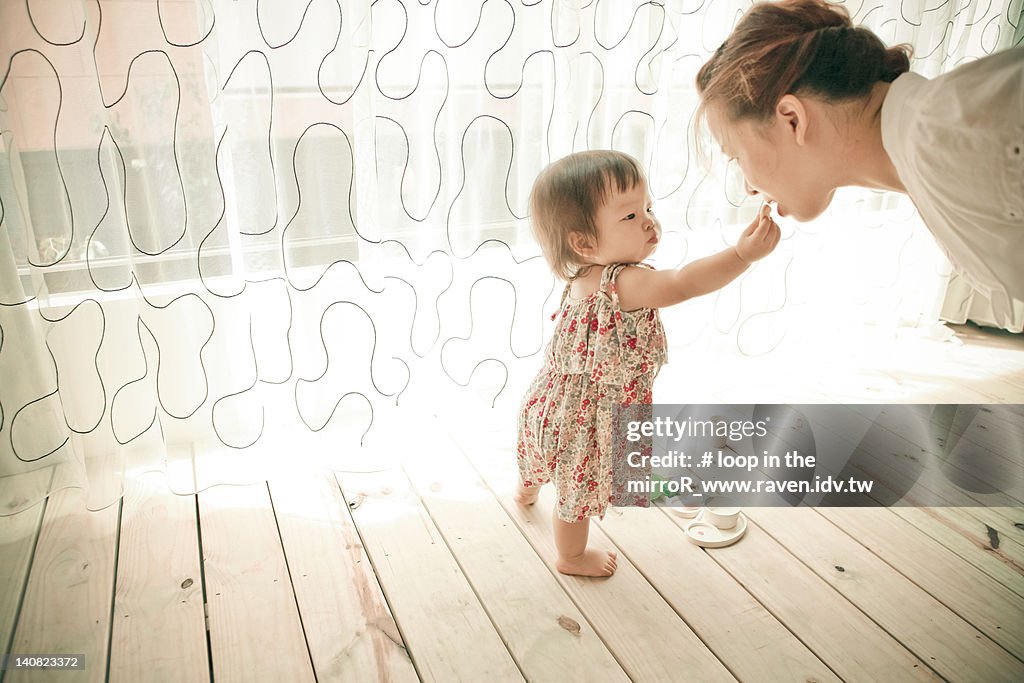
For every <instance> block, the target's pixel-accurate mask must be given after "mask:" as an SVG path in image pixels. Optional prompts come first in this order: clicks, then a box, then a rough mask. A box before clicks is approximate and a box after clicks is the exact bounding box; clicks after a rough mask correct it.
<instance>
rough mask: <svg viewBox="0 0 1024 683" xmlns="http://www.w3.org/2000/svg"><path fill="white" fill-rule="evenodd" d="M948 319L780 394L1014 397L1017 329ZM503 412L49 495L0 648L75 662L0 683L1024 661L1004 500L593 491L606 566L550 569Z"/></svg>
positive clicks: (28, 527) (16, 579)
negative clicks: (742, 499) (179, 479)
mask: <svg viewBox="0 0 1024 683" xmlns="http://www.w3.org/2000/svg"><path fill="white" fill-rule="evenodd" d="M965 337H967V341H966V343H965V344H964V346H962V347H959V350H954V351H949V350H948V349H944V348H943V349H939V350H938V351H937V352H936V353H937V354H939V355H941V354H945V353H948V354H949V357H948V358H945V359H943V358H938V357H937V356H933V358H932V361H933V362H932V364H931V365H930V366H928V365H927V364H925V366H926V370H927V372H926V370H921V369H918V368H910V369H908V370H905V372H906V373H907V374H905V375H900V374H899V371H898V370H896V369H894V368H888V369H884V370H883V371H878V370H877V368H879V367H882V365H883V364H881V363H876V364H872V365H871V369H869V370H862V371H859V374H858V373H854V375H852V376H851V375H847V376H845V377H830V378H829V379H828V380H827V381H822V380H821V379H820V378H817V377H814V378H810V379H808V383H807V384H806V386H805V387H804V389H803V391H805V394H804V395H809V394H810V389H809V387H811V386H813V387H814V388H815V391H818V392H819V393H818V394H815V396H816V397H818V398H821V397H822V396H824V397H825V398H830V399H831V400H833V401H838V400H844V401H846V400H848V399H849V400H850V402H855V401H856V402H868V400H867V398H868V397H867V396H866V395H865V394H864V392H871V393H872V394H875V389H874V388H873V387H874V386H875V385H876V384H880V385H883V389H884V392H883V395H885V396H886V399H885V400H887V401H891V402H899V401H900V400H904V401H918V402H945V401H943V400H942V398H943V396H945V398H946V399H947V400H949V399H951V398H952V400H956V399H955V398H953V397H954V396H963V397H964V398H963V399H962V400H977V401H979V402H981V401H982V399H983V398H986V397H987V398H988V399H989V400H993V399H995V398H998V399H1001V400H1002V401H1005V402H1009V403H1018V404H1019V403H1024V341H1022V340H1020V339H1019V338H1017V337H1009V336H1005V335H999V334H995V335H992V334H987V333H983V332H980V331H978V330H973V329H968V330H967V331H966V332H965ZM985 353H988V354H990V357H993V358H998V360H997V361H996V365H993V366H991V367H990V368H989V370H990V372H989V374H985V372H984V367H986V366H985V365H984V363H983V360H982V356H981V355H979V354H985ZM928 368H930V369H928ZM964 368H976V369H979V370H978V374H977V375H970V376H960V375H957V372H960V371H961V370H963V369H964ZM928 373H931V374H928ZM911 375H913V378H914V379H913V383H910V382H909V380H908V378H909V377H910V376H911ZM858 377H859V379H860V380H861V382H862V387H863V389H862V393H861V394H857V393H856V392H852V390H851V387H852V386H854V385H855V384H856V378H858ZM675 379H676V378H675V377H674V376H673V375H672V374H671V373H669V374H668V375H667V376H666V378H663V379H661V380H659V381H661V382H662V383H663V384H670V383H672V382H674V381H675ZM792 382H793V378H792V377H790V384H789V385H787V386H786V387H785V389H784V391H785V392H793V391H800V389H799V388H797V389H794V387H793V384H792ZM943 382H945V383H946V393H945V394H942V392H941V391H940V385H941V384H942V383H943ZM751 384H752V385H753V386H759V387H761V388H760V389H759V391H761V392H762V393H763V392H766V391H767V387H769V385H770V384H771V380H770V377H768V376H767V375H763V376H760V377H758V376H752V377H751ZM911 384H912V386H913V393H903V394H900V393H899V387H907V386H911ZM775 386H781V385H775ZM922 387H928V388H927V389H922ZM747 391H748V389H747V388H745V387H743V386H741V383H739V382H735V383H734V382H732V381H731V380H728V379H727V380H726V381H723V382H722V383H721V390H720V392H719V393H717V394H716V393H714V392H711V393H709V394H708V395H707V396H704V397H701V398H702V400H707V401H708V402H711V401H716V400H717V401H721V402H725V400H726V399H725V396H729V397H731V399H730V400H735V401H736V402H740V401H743V400H746V397H745V396H744V394H745V392H747ZM822 391H824V392H825V393H824V394H822V393H820V392H822ZM886 392H887V393H886ZM880 398H882V396H879V395H874V400H875V401H876V402H877V401H878V400H879V399H880ZM669 400H671V399H669ZM760 400H762V401H770V400H775V401H781V400H786V399H784V398H780V397H779V396H777V395H773V396H767V395H766V396H765V397H764V398H762V399H760ZM666 402H667V401H666ZM691 402H692V400H691ZM806 402H810V401H806ZM992 419H997V418H992ZM513 425H514V423H513V421H512V420H511V419H510V417H509V415H508V414H507V412H505V413H502V412H501V411H499V410H490V409H487V410H483V409H482V410H481V412H480V413H479V414H475V415H472V416H469V415H467V414H465V413H462V414H459V415H452V414H443V413H442V414H431V413H430V412H429V411H425V410H419V411H414V410H410V411H409V413H408V415H407V420H405V422H404V426H405V429H403V430H401V433H397V434H395V436H394V438H395V442H394V445H393V447H394V448H395V449H396V451H403V450H404V451H407V452H409V453H414V454H415V457H409V458H406V459H392V460H391V461H390V462H393V463H395V464H394V465H389V466H388V467H387V468H385V469H383V470H376V471H366V472H354V471H336V472H331V471H326V470H320V471H318V470H312V471H305V472H295V473H293V474H291V475H289V476H287V477H280V478H274V479H272V480H271V481H268V482H259V483H255V484H252V485H247V486H215V487H212V488H208V489H206V490H203V491H202V492H200V493H199V494H198V495H177V494H175V493H172V492H171V491H170V490H169V487H168V484H167V478H166V476H165V475H164V474H163V473H154V472H150V473H145V474H141V475H137V476H132V477H128V478H127V480H126V490H125V496H124V498H123V499H122V500H121V501H120V502H119V504H117V505H114V506H111V507H109V508H107V509H106V510H103V511H100V512H95V513H89V512H85V511H84V500H83V498H82V495H81V492H79V491H78V490H76V489H64V490H60V491H58V492H55V493H54V494H52V495H51V496H50V498H49V499H48V500H45V501H42V502H40V503H39V504H37V505H35V506H34V507H31V508H29V509H28V510H25V511H24V512H21V513H18V514H15V515H10V516H6V517H0V590H2V593H0V638H2V639H3V642H4V643H5V649H6V651H11V652H17V653H44V652H54V653H64V654H85V656H86V668H85V670H83V671H69V672H60V673H56V672H33V671H17V672H15V671H7V672H3V674H4V675H3V679H2V680H4V681H7V680H10V681H23V680H27V681H35V680H39V681H107V680H112V681H182V680H187V681H207V680H212V681H220V680H241V681H281V680H288V681H292V680H295V681H301V680H310V681H313V680H316V681H363V680H366V681H372V680H379V681H415V680H424V681H454V680H474V681H475V680H495V681H512V680H527V681H546V680H551V681H555V680H557V681H563V680H580V681H583V680H601V681H605V680H610V681H614V680H622V681H626V680H634V681H666V680H670V681H671V680H701V681H704V680H708V681H730V680H741V681H760V680H765V681H781V680H786V681H788V680H794V681H838V680H843V681H878V680H885V681H904V680H908V681H910V680H949V681H976V680H977V681H981V680H983V681H1021V680H1024V507H1021V506H1016V505H1003V506H1000V507H993V508H978V507H946V508H872V509H851V508H833V509H809V508H800V509H780V508H757V509H750V510H747V513H748V517H749V520H750V525H749V528H748V531H747V534H746V535H745V537H744V538H743V539H742V540H741V541H740V542H739V543H737V544H735V545H733V546H730V547H728V548H720V549H707V550H704V549H701V548H698V547H696V546H694V545H692V544H691V543H689V542H688V541H687V540H686V537H685V535H684V533H683V530H682V526H683V524H684V523H685V520H684V519H682V518H681V517H680V516H679V515H677V514H676V513H675V512H674V511H671V510H667V509H662V508H652V509H644V510H641V509H615V510H612V511H611V512H610V513H609V514H608V515H606V517H605V519H604V520H603V521H601V522H600V523H596V524H595V525H594V526H593V528H592V531H591V538H592V542H593V543H594V544H595V545H597V546H599V547H605V548H608V549H615V550H617V551H618V553H619V568H618V571H617V573H616V574H615V575H614V576H612V577H610V578H607V579H582V578H577V577H566V576H563V575H561V574H559V573H557V572H556V571H554V567H553V556H552V554H553V548H554V546H553V541H552V538H551V529H550V509H551V507H550V506H551V491H550V487H547V488H546V489H545V490H544V491H543V492H542V495H541V498H540V500H539V502H538V503H537V504H536V505H535V506H533V507H530V508H522V507H520V506H518V505H516V504H515V503H514V502H513V500H512V491H513V487H514V484H515V481H516V475H515V463H514V457H513V448H512V446H513V444H512V442H511V438H512V436H513V434H512V430H511V426H513ZM398 431H399V430H396V432H398ZM1015 455H1017V456H1019V455H1020V453H1015ZM51 474H53V473H49V472H46V471H45V470H43V471H41V473H40V474H39V476H40V477H50V476H51ZM56 476H58V478H59V473H58V474H57V475H56ZM1006 502H1013V501H1009V500H1008V501H1006ZM9 504H10V501H3V500H0V509H2V506H4V505H9Z"/></svg>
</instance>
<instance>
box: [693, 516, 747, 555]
mask: <svg viewBox="0 0 1024 683" xmlns="http://www.w3.org/2000/svg"><path fill="white" fill-rule="evenodd" d="M746 531H747V516H746V515H744V514H743V513H742V512H741V513H740V514H739V517H738V518H737V519H736V526H734V527H733V528H731V529H719V528H718V527H716V526H715V525H714V524H712V523H711V522H708V521H705V520H704V515H703V514H702V515H700V516H699V517H697V519H695V520H693V521H692V522H690V523H689V524H687V525H686V535H687V536H688V537H689V539H690V541H691V542H693V543H696V544H697V545H699V546H700V547H702V548H724V547H725V546H727V545H732V544H733V543H735V542H736V541H738V540H740V537H742V536H743V534H744V533H746Z"/></svg>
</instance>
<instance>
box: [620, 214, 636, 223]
mask: <svg viewBox="0 0 1024 683" xmlns="http://www.w3.org/2000/svg"><path fill="white" fill-rule="evenodd" d="M634 218H636V214H635V213H631V214H629V215H628V216H626V217H625V219H623V220H627V221H631V220H633V219H634Z"/></svg>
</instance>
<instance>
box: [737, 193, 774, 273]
mask: <svg viewBox="0 0 1024 683" xmlns="http://www.w3.org/2000/svg"><path fill="white" fill-rule="evenodd" d="M771 213H772V209H771V207H770V206H768V204H763V205H762V206H761V210H760V211H759V212H758V214H757V218H755V219H754V222H753V223H751V224H750V225H749V226H748V227H747V229H746V230H744V231H743V234H742V235H740V239H739V241H738V242H737V243H736V253H737V254H738V255H739V257H740V259H742V260H743V262H744V263H753V262H754V261H758V260H760V259H763V258H764V257H765V256H767V255H768V254H770V253H772V251H773V250H774V249H775V247H776V246H777V245H778V243H779V238H780V237H781V236H782V233H781V231H780V230H779V226H778V224H777V223H776V222H775V221H773V220H772V217H771Z"/></svg>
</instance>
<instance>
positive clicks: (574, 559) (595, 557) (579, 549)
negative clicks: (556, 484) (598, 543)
mask: <svg viewBox="0 0 1024 683" xmlns="http://www.w3.org/2000/svg"><path fill="white" fill-rule="evenodd" d="M552 518H553V521H552V524H553V527H554V532H555V547H556V548H558V560H557V561H556V562H555V569H557V570H558V571H560V572H562V573H563V574H575V575H577V576H611V575H612V574H614V573H615V558H616V557H618V555H617V554H616V553H614V552H610V551H607V550H595V549H594V548H587V539H588V538H589V537H590V519H589V518H588V519H584V520H583V521H582V522H565V521H562V520H561V519H559V518H558V510H557V508H556V509H555V510H553V511H552Z"/></svg>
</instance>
